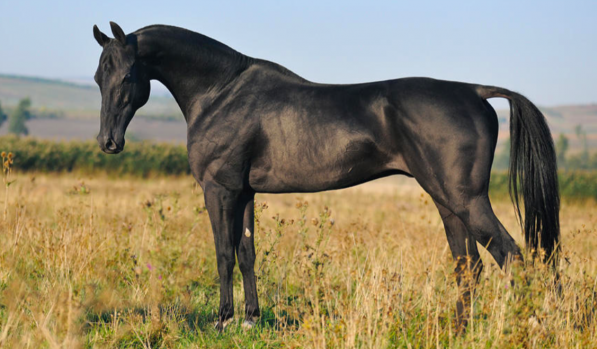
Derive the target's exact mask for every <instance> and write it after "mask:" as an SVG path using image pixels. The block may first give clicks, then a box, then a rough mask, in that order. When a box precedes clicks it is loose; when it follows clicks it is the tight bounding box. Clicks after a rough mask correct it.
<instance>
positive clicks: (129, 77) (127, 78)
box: [124, 73, 131, 81]
mask: <svg viewBox="0 0 597 349" xmlns="http://www.w3.org/2000/svg"><path fill="white" fill-rule="evenodd" d="M130 80H131V73H128V74H126V75H125V76H124V81H130Z"/></svg>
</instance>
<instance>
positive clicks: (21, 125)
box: [8, 98, 31, 136]
mask: <svg viewBox="0 0 597 349" xmlns="http://www.w3.org/2000/svg"><path fill="white" fill-rule="evenodd" d="M30 107H31V100H30V99H29V98H24V99H21V100H20V101H19V105H17V107H16V108H15V109H14V110H13V111H12V113H11V114H10V118H9V120H8V132H10V133H14V134H16V135H17V136H18V135H28V134H29V130H28V129H27V126H25V121H27V120H29V118H30V117H31V112H30V111H29V108H30Z"/></svg>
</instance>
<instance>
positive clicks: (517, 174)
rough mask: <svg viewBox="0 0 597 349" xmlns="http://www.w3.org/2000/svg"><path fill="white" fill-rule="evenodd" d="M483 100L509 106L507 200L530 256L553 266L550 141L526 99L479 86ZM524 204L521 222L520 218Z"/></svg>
mask: <svg viewBox="0 0 597 349" xmlns="http://www.w3.org/2000/svg"><path fill="white" fill-rule="evenodd" d="M478 91H479V95H480V96H481V97H483V98H490V97H504V98H507V99H508V101H509V102H510V142H511V147H510V169H509V175H510V178H509V189H510V198H511V199H512V202H513V204H514V207H515V209H516V213H517V215H518V219H519V221H520V224H521V226H522V227H523V230H524V236H525V240H526V243H527V248H530V249H531V251H532V253H533V255H534V256H536V255H537V254H538V253H540V249H542V250H543V252H544V253H545V255H544V261H545V262H550V263H552V264H554V265H555V264H556V263H557V260H558V252H559V249H560V217H559V212H560V194H559V187H558V167H557V163H556V152H555V147H554V143H553V138H552V136H551V133H550V131H549V127H548V126H547V122H546V120H545V117H544V116H543V114H542V113H541V111H540V110H539V109H538V108H537V107H536V106H535V105H534V104H533V103H531V101H529V100H528V99H527V98H526V97H524V96H523V95H521V94H518V93H516V92H512V91H508V90H506V89H502V88H499V87H489V86H480V88H479V89H478ZM521 201H522V202H523V204H524V219H523V217H522V214H521V208H520V207H521Z"/></svg>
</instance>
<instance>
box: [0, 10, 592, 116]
mask: <svg viewBox="0 0 597 349" xmlns="http://www.w3.org/2000/svg"><path fill="white" fill-rule="evenodd" d="M111 20H112V21H115V22H117V23H119V24H120V25H121V26H122V28H123V29H124V30H125V32H127V33H128V32H132V31H134V30H136V29H138V28H140V27H143V26H146V25H149V24H156V23H160V24H170V25H176V26H181V27H185V28H188V29H191V30H194V31H197V32H200V33H203V34H205V35H208V36H210V37H212V38H214V39H217V40H219V41H221V42H223V43H225V44H227V45H229V46H231V47H233V48H235V49H237V50H239V51H240V52H242V53H245V54H247V55H250V56H253V57H259V58H264V59H268V60H271V61H274V62H277V63H280V64H282V65H284V66H286V67H287V68H289V69H291V70H293V71H294V72H296V73H298V74H299V75H302V76H303V77H305V78H307V79H309V80H313V81H317V82H329V83H353V82H366V81H375V80H385V79H391V78H399V77H406V76H429V77H434V78H440V79H449V80H460V81H467V82H476V83H483V84H491V85H498V86H503V87H506V88H509V89H513V90H516V91H519V92H522V93H523V94H526V95H527V96H528V97H529V98H531V99H532V100H533V101H536V102H537V103H538V104H541V105H545V106H553V105H561V104H575V103H597V87H596V86H597V1H566V2H564V1H559V2H555V1H499V2H496V1H492V2H489V1H418V2H415V1H403V2H390V1H378V2H375V1H368V2H365V1H360V2H355V1H348V0H343V1H306V0H302V1H294V2H289V1H252V2H248V1H246V2H240V1H213V0H212V1H207V2H202V1H163V0H162V1H102V2H98V3H94V2H91V1H60V2H49V1H12V0H3V1H1V2H0V37H1V38H2V46H1V47H0V73H5V74H20V75H31V76H43V77H57V78H91V77H92V76H93V73H94V71H95V68H96V65H97V60H98V57H99V54H100V52H101V49H100V47H99V46H98V45H97V44H96V42H95V41H94V39H93V36H92V26H93V24H98V26H99V27H100V28H101V29H102V30H103V31H104V32H106V33H109V25H108V22H109V21H111Z"/></svg>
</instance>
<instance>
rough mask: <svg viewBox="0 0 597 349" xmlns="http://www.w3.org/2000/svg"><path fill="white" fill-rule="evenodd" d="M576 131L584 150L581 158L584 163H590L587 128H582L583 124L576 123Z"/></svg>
mask: <svg viewBox="0 0 597 349" xmlns="http://www.w3.org/2000/svg"><path fill="white" fill-rule="evenodd" d="M574 131H575V132H576V137H578V141H579V142H580V145H581V147H582V151H581V153H580V160H581V162H582V164H583V165H588V164H589V144H588V142H587V133H586V132H585V130H583V129H582V125H576V127H575V128H574Z"/></svg>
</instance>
